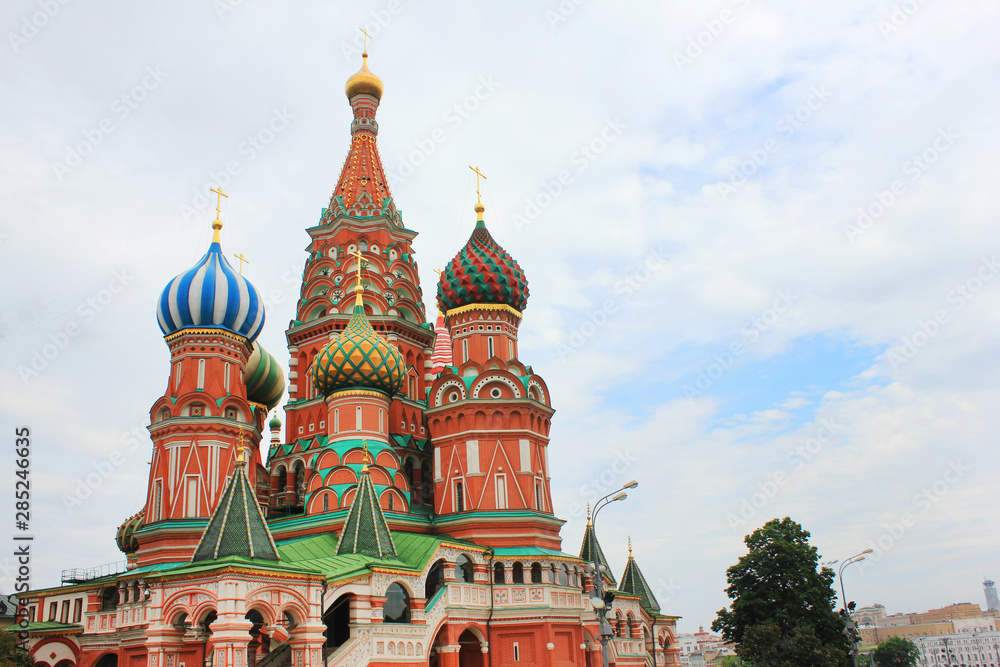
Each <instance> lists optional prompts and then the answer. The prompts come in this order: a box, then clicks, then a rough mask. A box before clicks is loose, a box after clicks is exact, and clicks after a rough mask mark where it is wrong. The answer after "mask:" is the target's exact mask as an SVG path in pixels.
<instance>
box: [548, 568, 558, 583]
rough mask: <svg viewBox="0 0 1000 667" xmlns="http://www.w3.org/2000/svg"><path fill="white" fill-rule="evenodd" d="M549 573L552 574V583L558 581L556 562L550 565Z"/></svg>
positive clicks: (550, 578) (550, 580)
mask: <svg viewBox="0 0 1000 667" xmlns="http://www.w3.org/2000/svg"><path fill="white" fill-rule="evenodd" d="M549 574H550V575H551V576H549V583H550V584H555V583H556V581H557V579H556V564H555V563H552V564H551V565H549Z"/></svg>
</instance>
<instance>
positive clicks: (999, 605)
mask: <svg viewBox="0 0 1000 667" xmlns="http://www.w3.org/2000/svg"><path fill="white" fill-rule="evenodd" d="M983 592H984V593H985V594H986V608H987V609H988V610H990V611H1000V597H997V585H996V583H995V582H994V581H993V580H992V579H986V578H984V579H983Z"/></svg>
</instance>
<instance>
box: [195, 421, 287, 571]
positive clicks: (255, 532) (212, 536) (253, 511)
mask: <svg viewBox="0 0 1000 667" xmlns="http://www.w3.org/2000/svg"><path fill="white" fill-rule="evenodd" d="M237 448H238V452H237V454H236V469H235V470H234V471H233V476H232V477H230V478H229V483H228V484H226V488H225V489H224V490H223V492H222V498H221V499H220V500H219V505H218V507H216V508H215V512H213V513H212V518H211V519H209V521H208V526H206V527H205V532H204V533H202V535H201V540H200V541H199V542H198V547H197V548H196V549H195V550H194V557H193V558H192V559H191V560H192V561H193V562H198V561H205V560H217V559H219V558H226V557H227V556H243V557H244V558H259V559H262V560H275V561H276V560H280V558H279V556H278V549H277V547H276V546H275V545H274V538H273V537H272V536H271V531H270V530H268V528H267V524H266V523H265V522H264V514H263V513H262V512H261V511H260V505H258V504H257V497H256V496H255V495H254V492H253V488H251V486H250V479H249V478H248V477H247V471H246V465H247V464H246V460H245V459H244V453H243V432H242V431H241V432H240V442H239V444H238V445H237Z"/></svg>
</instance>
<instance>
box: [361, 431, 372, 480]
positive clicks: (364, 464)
mask: <svg viewBox="0 0 1000 667" xmlns="http://www.w3.org/2000/svg"><path fill="white" fill-rule="evenodd" d="M364 443H365V457H364V458H363V459H361V472H363V473H366V472H368V464H369V462H371V457H370V456H368V438H365V440H364Z"/></svg>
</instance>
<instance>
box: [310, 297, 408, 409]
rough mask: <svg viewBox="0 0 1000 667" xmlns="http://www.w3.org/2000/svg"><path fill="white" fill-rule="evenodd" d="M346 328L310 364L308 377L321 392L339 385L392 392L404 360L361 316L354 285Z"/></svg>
mask: <svg viewBox="0 0 1000 667" xmlns="http://www.w3.org/2000/svg"><path fill="white" fill-rule="evenodd" d="M356 289H357V295H358V299H357V303H356V305H355V306H354V313H353V314H352V315H351V319H350V321H349V322H348V323H347V328H346V329H344V331H343V332H342V333H341V334H340V335H339V336H337V337H336V338H334V339H333V340H331V341H330V342H329V343H327V344H326V346H324V347H323V349H322V350H320V351H319V354H317V355H316V361H315V363H313V367H312V381H313V384H314V385H315V386H316V389H317V390H318V391H319V392H320V393H322V394H323V395H324V396H329V395H330V394H332V393H334V392H336V391H341V390H343V389H359V388H364V389H375V390H377V391H381V392H383V393H385V394H388V395H389V396H393V395H395V394H397V393H399V391H400V390H401V389H402V388H403V381H404V380H405V377H406V363H405V362H404V361H403V355H402V354H400V353H399V350H398V349H396V346H395V345H393V344H391V343H390V342H389V341H387V340H386V339H385V338H383V337H382V336H380V335H378V333H376V331H375V330H374V329H372V325H371V324H370V323H369V322H368V318H367V317H365V308H364V305H363V302H362V300H361V291H362V288H361V286H360V285H358V287H357V288H356Z"/></svg>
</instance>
